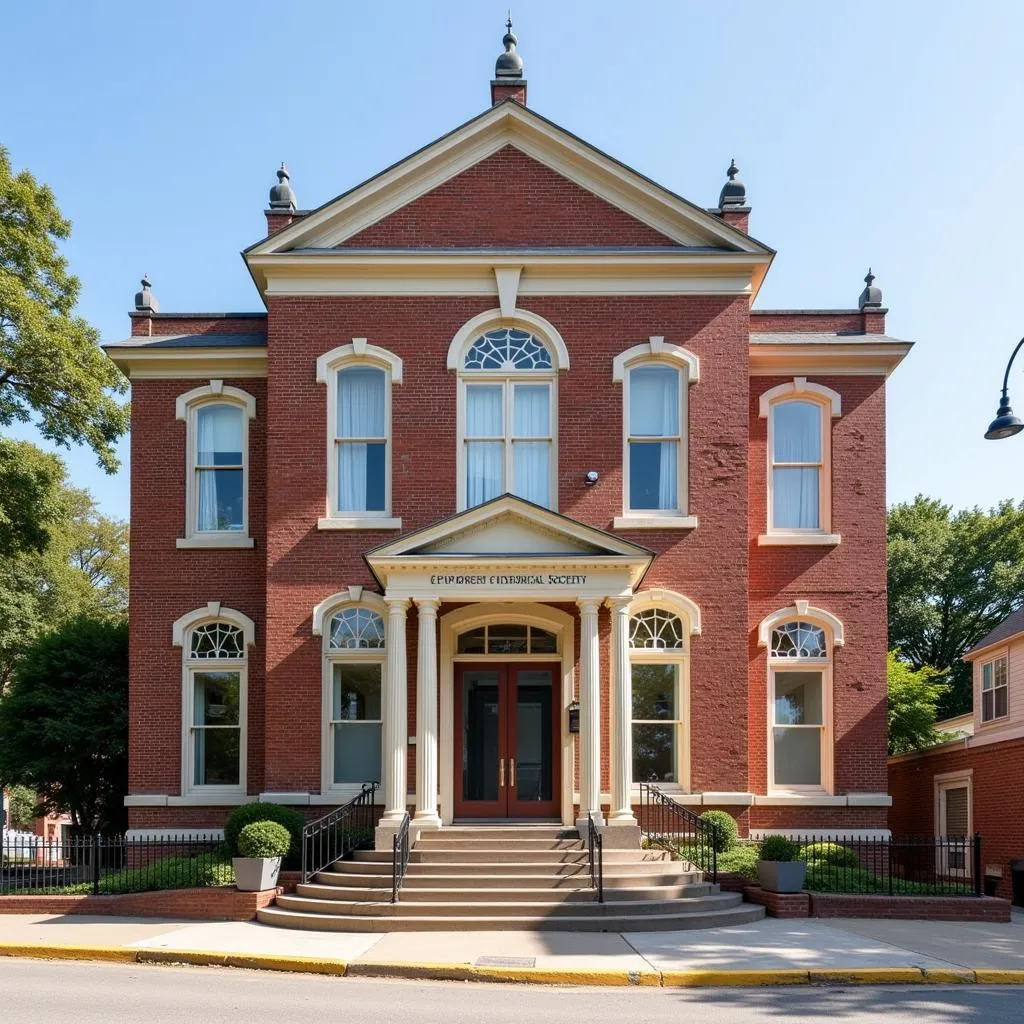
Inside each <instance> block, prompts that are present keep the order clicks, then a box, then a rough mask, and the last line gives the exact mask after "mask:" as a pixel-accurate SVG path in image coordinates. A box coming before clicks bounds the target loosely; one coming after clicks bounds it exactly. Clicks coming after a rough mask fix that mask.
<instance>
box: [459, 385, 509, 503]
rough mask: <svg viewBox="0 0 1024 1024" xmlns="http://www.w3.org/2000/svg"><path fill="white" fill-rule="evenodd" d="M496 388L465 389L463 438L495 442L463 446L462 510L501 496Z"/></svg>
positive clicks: (498, 391) (498, 388)
mask: <svg viewBox="0 0 1024 1024" xmlns="http://www.w3.org/2000/svg"><path fill="white" fill-rule="evenodd" d="M502 390H503V389H502V387H501V385H500V384H498V385H494V384H483V385H468V386H467V387H466V437H468V438H469V437H473V438H479V437H493V438H497V439H498V440H495V441H469V442H467V444H466V506H467V507H472V506H473V505H479V504H480V503H481V502H484V501H489V500H490V499H491V498H495V497H497V496H498V495H499V494H501V492H502V477H503V473H502V468H503V467H502V462H503V459H504V454H505V444H504V441H503V440H501V438H503V437H504V433H505V431H504V424H503V422H502Z"/></svg>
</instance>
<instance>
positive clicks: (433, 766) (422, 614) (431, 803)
mask: <svg viewBox="0 0 1024 1024" xmlns="http://www.w3.org/2000/svg"><path fill="white" fill-rule="evenodd" d="M440 604H441V602H440V601H439V600H437V599H436V598H433V597H430V598H417V599H416V610H417V612H418V614H419V643H418V645H417V653H416V823H417V824H418V825H422V826H423V827H424V828H440V827H441V819H440V818H439V817H438V814H437V609H438V607H439V606H440Z"/></svg>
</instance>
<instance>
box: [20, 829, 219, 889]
mask: <svg viewBox="0 0 1024 1024" xmlns="http://www.w3.org/2000/svg"><path fill="white" fill-rule="evenodd" d="M234 880H235V874H234V871H233V869H232V867H231V858H230V857H228V856H227V853H226V851H225V849H224V844H223V843H222V842H221V841H220V840H216V839H209V838H207V837H205V836H202V835H190V834H187V833H182V834H181V835H180V836H174V837H169V838H159V839H135V838H128V837H127V836H123V835H117V836H100V835H71V836H65V837H62V838H58V839H53V840H48V839H44V838H43V837H42V836H33V835H25V834H16V835H12V834H11V833H3V834H2V836H0V895H5V896H8V895H26V896H28V895H33V896H59V895H100V894H106V895H113V894H117V893H132V892H152V891H154V890H157V889H192V888H204V887H207V886H214V885H230V884H231V883H233V882H234Z"/></svg>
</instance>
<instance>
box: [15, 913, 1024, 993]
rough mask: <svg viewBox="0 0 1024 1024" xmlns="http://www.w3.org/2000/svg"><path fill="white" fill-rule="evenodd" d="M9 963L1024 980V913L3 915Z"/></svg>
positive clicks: (664, 980)
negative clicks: (566, 925) (990, 920)
mask: <svg viewBox="0 0 1024 1024" xmlns="http://www.w3.org/2000/svg"><path fill="white" fill-rule="evenodd" d="M0 955H7V956H36V957H53V958H74V959H105V960H124V961H130V962H162V963H172V962H185V963H199V964H213V965H217V964H223V965H229V966H243V967H257V968H260V967H262V968H268V969H273V970H298V971H307V972H311V973H324V974H344V975H350V976H363V977H368V976H374V977H416V978H442V979H451V978H457V979H466V980H486V981H502V980H503V981H527V982H545V983H556V984H559V983H560V984H605V985H627V984H633V985H671V986H679V985H700V984H707V985H720V984H747V985H750V984H800V983H805V984H806V983H809V982H815V981H849V982H857V981H860V982H901V983H905V982H914V981H931V982H992V983H1024V916H1022V915H1017V914H1015V915H1014V919H1013V922H1012V923H1010V924H1005V925H1001V924H975V923H963V924H961V923H941V922H939V923H937V922H930V921H929V922H925V921H875V920H844V921H841V922H839V921H829V922H828V923H825V922H823V921H814V920H810V921H807V920H804V921H784V920H776V919H771V918H766V919H764V920H762V921H758V922H755V923H753V924H748V925H740V926H735V927H730V928H716V929H708V930H707V931H686V932H626V933H622V934H619V933H614V932H613V933H565V932H513V931H508V932H419V933H417V932H405V933H391V934H364V933H358V934H356V933H344V932H306V931H297V930H291V929H282V928H272V927H268V926H266V925H261V924H257V923H255V922H194V921H193V922H182V921H161V920H154V919H144V918H110V917H84V916H77V915H68V916H63V917H59V916H58V917H55V916H42V915H0Z"/></svg>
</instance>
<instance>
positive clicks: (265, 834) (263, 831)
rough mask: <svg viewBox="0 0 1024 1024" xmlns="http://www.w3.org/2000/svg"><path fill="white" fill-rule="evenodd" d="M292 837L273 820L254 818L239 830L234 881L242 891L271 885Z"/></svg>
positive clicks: (275, 879) (261, 888)
mask: <svg viewBox="0 0 1024 1024" xmlns="http://www.w3.org/2000/svg"><path fill="white" fill-rule="evenodd" d="M291 841H292V837H291V836H290V835H289V834H288V829H286V828H285V827H284V825H279V824H278V823H277V822H276V821H254V822H253V823H252V824H251V825H246V826H245V828H243V829H242V831H241V832H240V833H239V834H238V852H239V854H241V856H239V857H234V858H232V861H231V863H232V864H233V865H234V868H235V885H236V886H237V887H238V889H239V890H241V891H242V892H260V891H262V890H263V889H273V888H274V886H275V885H277V876H278V873H279V872H280V870H281V858H282V857H283V856H284V855H285V854H286V853H287V852H288V847H289V846H291Z"/></svg>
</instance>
